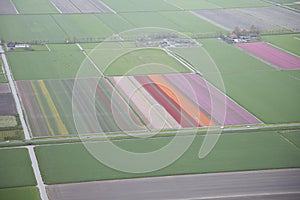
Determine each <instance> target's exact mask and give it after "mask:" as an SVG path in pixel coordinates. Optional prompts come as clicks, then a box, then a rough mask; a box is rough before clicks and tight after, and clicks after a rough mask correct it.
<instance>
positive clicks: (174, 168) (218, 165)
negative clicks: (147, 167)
mask: <svg viewBox="0 0 300 200" xmlns="http://www.w3.org/2000/svg"><path fill="white" fill-rule="evenodd" d="M297 134H300V133H299V131H298V132H297ZM185 137H188V136H185ZM169 140H170V138H153V139H147V140H123V141H115V142H114V143H115V144H116V145H118V146H120V147H122V148H123V149H128V150H131V151H133V152H147V151H148V150H149V151H150V150H153V147H155V149H156V148H159V147H161V146H163V145H165V144H166V143H168V142H169ZM202 142H203V136H197V137H196V139H195V141H194V142H193V144H192V145H191V147H190V148H189V149H188V150H187V151H186V152H185V154H184V155H183V156H182V157H181V158H179V159H178V160H177V161H176V162H175V163H173V164H172V165H170V166H168V167H166V168H163V169H161V170H159V171H156V172H151V173H145V174H130V173H123V172H120V171H116V170H114V169H111V168H109V167H107V166H105V165H103V164H102V163H100V162H98V161H97V160H96V159H95V158H94V157H93V156H92V155H90V154H89V153H88V151H87V150H86V149H85V148H84V146H83V145H82V144H69V145H52V146H40V147H36V148H35V151H36V154H37V157H38V160H39V163H40V167H41V172H42V176H43V178H44V180H45V182H46V184H55V183H64V182H81V181H92V180H105V179H120V178H133V177H145V176H164V175H175V174H192V173H207V172H221V171H241V170H258V169H270V168H271V169H273V168H292V167H299V166H300V159H299V158H300V149H299V148H297V147H296V146H295V145H292V144H291V143H289V142H288V141H286V140H285V139H284V138H282V137H281V136H280V135H279V134H278V133H276V132H269V133H244V134H225V135H222V136H221V137H220V139H219V141H218V143H217V145H216V146H215V148H214V149H213V151H212V152H211V153H210V154H209V155H208V156H207V157H206V158H204V159H202V160H200V159H199V158H198V152H199V149H200V146H201V144H202ZM94 144H95V145H97V144H98V143H94ZM78 158H80V159H78Z"/></svg>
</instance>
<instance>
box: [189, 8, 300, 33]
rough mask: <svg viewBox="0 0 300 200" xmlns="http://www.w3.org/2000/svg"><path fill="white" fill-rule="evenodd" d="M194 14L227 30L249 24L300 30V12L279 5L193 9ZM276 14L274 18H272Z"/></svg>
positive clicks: (265, 28)
mask: <svg viewBox="0 0 300 200" xmlns="http://www.w3.org/2000/svg"><path fill="white" fill-rule="evenodd" d="M194 13H195V14H196V15H199V16H200V17H202V18H204V19H208V20H209V21H210V22H213V23H214V24H216V25H218V26H220V27H224V28H226V29H228V30H234V28H235V27H237V26H239V27H241V28H244V29H249V28H250V26H251V25H254V26H256V27H258V28H259V29H260V30H263V31H267V30H278V29H281V30H282V29H284V30H290V31H299V30H300V25H299V24H300V23H299V20H298V19H300V13H297V12H293V11H290V10H288V9H284V8H280V7H274V6H272V7H262V8H238V9H216V10H198V11H194ZM274 16H276V18H274Z"/></svg>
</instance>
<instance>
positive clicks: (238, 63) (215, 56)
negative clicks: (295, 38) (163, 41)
mask: <svg viewBox="0 0 300 200" xmlns="http://www.w3.org/2000/svg"><path fill="white" fill-rule="evenodd" d="M198 42H199V44H201V45H202V47H201V48H171V50H172V52H174V53H176V54H177V55H178V56H180V57H182V58H184V59H185V60H186V61H187V62H189V63H190V64H191V65H193V66H194V68H195V69H197V70H198V71H200V72H201V73H202V74H214V73H218V71H219V72H220V73H222V74H226V73H239V72H251V71H273V70H274V69H273V68H272V67H270V66H269V65H267V64H265V63H264V62H261V61H259V60H257V59H255V58H254V57H252V56H250V55H248V54H247V53H245V52H243V51H241V50H239V49H238V48H236V47H234V46H233V45H230V44H227V43H225V42H223V41H222V40H218V39H205V40H204V39H203V40H200V41H198ZM214 63H215V65H214ZM214 66H217V69H216V67H214Z"/></svg>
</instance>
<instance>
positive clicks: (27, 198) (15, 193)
mask: <svg viewBox="0 0 300 200" xmlns="http://www.w3.org/2000/svg"><path fill="white" fill-rule="evenodd" d="M0 199H3V200H4V199H5V200H39V199H40V196H39V191H38V189H37V188H36V187H17V188H5V189H0Z"/></svg>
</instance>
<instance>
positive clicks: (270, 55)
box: [236, 42, 300, 69]
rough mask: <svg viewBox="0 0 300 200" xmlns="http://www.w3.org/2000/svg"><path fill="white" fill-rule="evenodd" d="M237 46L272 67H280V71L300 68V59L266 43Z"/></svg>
mask: <svg viewBox="0 0 300 200" xmlns="http://www.w3.org/2000/svg"><path fill="white" fill-rule="evenodd" d="M236 46H237V47H239V48H241V49H243V50H245V51H247V52H249V53H250V54H252V55H254V56H256V57H258V58H260V59H262V60H264V61H266V62H268V63H271V64H272V65H275V66H277V67H279V68H280V69H299V68H300V58H299V57H295V56H293V55H290V54H288V53H286V52H284V51H281V50H279V49H277V48H274V47H272V46H271V45H268V44H266V43H263V42H254V43H240V44H236Z"/></svg>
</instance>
